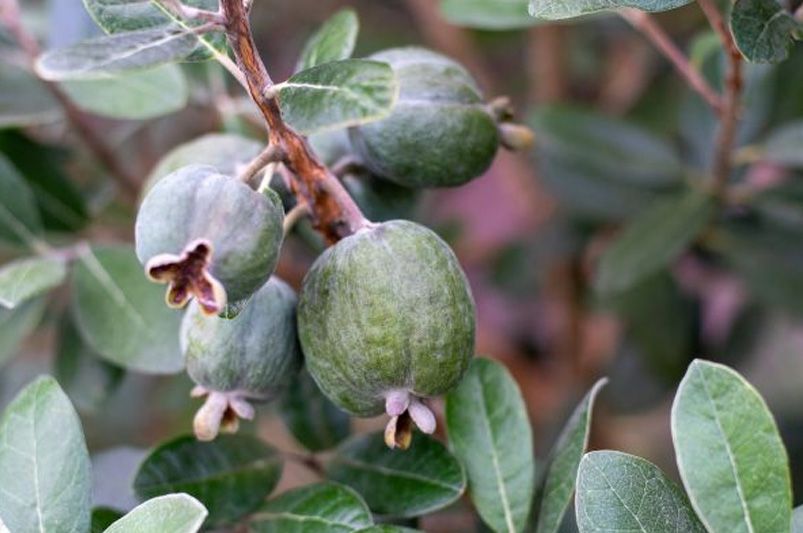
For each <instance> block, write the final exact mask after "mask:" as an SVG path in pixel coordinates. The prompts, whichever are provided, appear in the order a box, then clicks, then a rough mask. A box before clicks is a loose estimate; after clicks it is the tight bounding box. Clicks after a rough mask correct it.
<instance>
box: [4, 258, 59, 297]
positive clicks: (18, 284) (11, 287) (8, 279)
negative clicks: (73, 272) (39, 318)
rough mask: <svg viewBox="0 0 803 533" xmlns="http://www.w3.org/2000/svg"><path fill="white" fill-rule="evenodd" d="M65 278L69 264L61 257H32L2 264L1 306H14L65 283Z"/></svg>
mask: <svg viewBox="0 0 803 533" xmlns="http://www.w3.org/2000/svg"><path fill="white" fill-rule="evenodd" d="M65 277H67V266H66V265H65V263H64V260H62V259H60V258H57V257H29V258H27V259H17V260H16V261H12V262H11V263H6V264H5V265H3V266H2V267H0V307H5V308H6V309H14V308H15V307H17V306H18V305H20V304H21V303H23V302H26V301H28V300H30V299H31V298H34V297H36V296H39V295H40V294H42V293H44V292H47V291H49V290H50V289H53V288H54V287H57V286H59V285H61V283H62V282H63V281H64V278H65Z"/></svg>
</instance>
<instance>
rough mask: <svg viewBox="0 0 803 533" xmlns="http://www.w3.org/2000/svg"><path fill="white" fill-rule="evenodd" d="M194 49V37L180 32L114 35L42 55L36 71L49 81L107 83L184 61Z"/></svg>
mask: <svg viewBox="0 0 803 533" xmlns="http://www.w3.org/2000/svg"><path fill="white" fill-rule="evenodd" d="M196 46H197V37H196V35H195V34H194V33H192V32H190V31H187V30H184V29H175V28H173V29H171V28H156V29H148V30H137V31H130V32H125V33H116V34H113V35H107V36H103V37H97V38H94V39H89V40H86V41H82V42H80V43H77V44H74V45H72V46H69V47H67V48H60V49H57V50H51V51H49V52H45V53H44V54H42V55H41V56H39V59H38V60H37V62H36V71H37V73H38V74H39V76H41V77H42V78H43V79H46V80H50V81H68V80H103V79H106V80H108V79H109V78H110V77H113V76H114V75H115V74H121V73H125V72H126V71H137V70H142V69H147V68H152V67H157V66H159V65H164V64H166V63H172V62H175V61H182V60H185V59H188V58H189V57H190V56H191V55H192V53H193V51H194V50H195V47H196Z"/></svg>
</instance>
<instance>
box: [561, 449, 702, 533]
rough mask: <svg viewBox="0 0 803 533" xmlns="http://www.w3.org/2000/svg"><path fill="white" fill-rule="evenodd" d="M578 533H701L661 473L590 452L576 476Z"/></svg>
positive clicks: (632, 460)
mask: <svg viewBox="0 0 803 533" xmlns="http://www.w3.org/2000/svg"><path fill="white" fill-rule="evenodd" d="M576 508H577V527H578V528H579V529H580V533H587V532H588V533H591V532H598V531H621V532H624V531H638V532H642V533H676V532H679V531H683V532H684V533H704V532H705V528H703V526H702V524H700V521H699V520H698V519H697V517H696V516H695V514H694V511H693V510H692V508H691V506H690V505H689V501H688V500H687V499H686V496H685V495H684V494H683V492H682V491H681V490H680V489H679V488H678V487H677V486H676V485H675V484H674V483H672V482H671V481H670V480H669V479H667V477H666V476H665V475H664V473H663V472H661V470H660V469H659V468H658V467H656V466H655V465H653V464H652V463H650V462H649V461H645V460H644V459H642V458H640V457H636V456H633V455H629V454H626V453H621V452H612V451H600V452H591V453H588V454H586V455H585V456H584V457H583V460H582V461H580V468H579V471H578V474H577V502H576Z"/></svg>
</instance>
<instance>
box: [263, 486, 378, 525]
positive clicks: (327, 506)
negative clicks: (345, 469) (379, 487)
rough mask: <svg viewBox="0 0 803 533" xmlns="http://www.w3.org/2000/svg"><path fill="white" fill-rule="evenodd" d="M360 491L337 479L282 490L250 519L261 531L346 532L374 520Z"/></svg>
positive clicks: (369, 523)
mask: <svg viewBox="0 0 803 533" xmlns="http://www.w3.org/2000/svg"><path fill="white" fill-rule="evenodd" d="M372 522H373V521H372V519H371V512H370V511H369V510H368V507H367V506H366V505H365V502H364V501H362V499H361V498H360V497H359V495H358V494H357V493H355V492H354V491H353V490H351V489H349V488H348V487H343V486H342V485H338V484H336V483H318V484H315V485H308V486H306V487H301V488H299V489H295V490H291V491H289V492H285V493H284V494H281V495H280V496H278V497H277V498H274V499H272V500H270V501H269V502H267V503H266V504H265V505H263V506H262V508H261V509H260V510H259V512H257V513H256V514H255V515H253V516H252V517H251V520H250V524H249V525H250V529H249V530H250V531H254V532H258V533H301V532H303V533H346V532H349V531H357V530H360V529H363V528H366V527H368V526H370V525H371V524H372Z"/></svg>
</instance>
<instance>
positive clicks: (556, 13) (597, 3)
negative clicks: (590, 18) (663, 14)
mask: <svg viewBox="0 0 803 533" xmlns="http://www.w3.org/2000/svg"><path fill="white" fill-rule="evenodd" d="M690 1H691V0H530V14H531V15H532V16H534V17H538V18H541V19H548V20H560V19H567V18H573V17H579V16H581V15H588V14H591V13H598V12H600V11H610V10H615V9H621V8H623V7H632V8H636V9H639V10H641V11H647V12H650V13H655V12H660V11H669V10H670V9H676V8H678V7H681V6H685V5H686V4H688V3H689V2H690Z"/></svg>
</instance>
